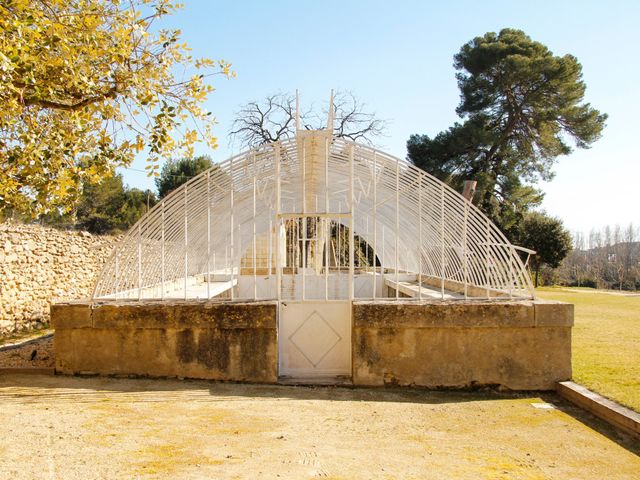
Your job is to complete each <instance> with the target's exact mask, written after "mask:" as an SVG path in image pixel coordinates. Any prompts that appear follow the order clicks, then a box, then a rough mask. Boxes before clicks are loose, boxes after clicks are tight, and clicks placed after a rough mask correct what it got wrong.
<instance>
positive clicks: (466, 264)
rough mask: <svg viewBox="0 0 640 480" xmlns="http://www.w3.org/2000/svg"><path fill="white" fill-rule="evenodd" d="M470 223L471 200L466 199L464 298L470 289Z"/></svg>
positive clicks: (463, 246)
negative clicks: (468, 249)
mask: <svg viewBox="0 0 640 480" xmlns="http://www.w3.org/2000/svg"><path fill="white" fill-rule="evenodd" d="M468 224H469V200H467V199H466V198H465V199H464V224H463V225H464V228H463V232H462V241H463V244H462V261H463V264H462V266H463V268H464V298H465V300H466V299H467V298H468V294H469V292H468V289H469V253H468V251H467V248H468V244H467V242H468V237H469V231H468Z"/></svg>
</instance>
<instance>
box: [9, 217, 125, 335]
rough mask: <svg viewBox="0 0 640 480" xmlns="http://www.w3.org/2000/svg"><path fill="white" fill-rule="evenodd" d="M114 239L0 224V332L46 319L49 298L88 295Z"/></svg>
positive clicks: (70, 298)
mask: <svg viewBox="0 0 640 480" xmlns="http://www.w3.org/2000/svg"><path fill="white" fill-rule="evenodd" d="M116 241H117V237H113V236H98V235H91V234H90V233H87V232H78V231H62V230H56V229H53V228H46V227H41V226H39V225H15V224H8V223H4V224H0V334H2V333H6V332H12V331H17V330H24V329H29V328H33V327H36V326H38V325H39V324H44V323H48V322H49V305H50V303H51V301H52V300H72V299H80V298H87V297H89V296H90V295H91V289H92V287H93V282H94V279H95V276H96V275H97V273H98V272H99V271H100V268H101V266H102V264H103V263H104V262H105V261H106V260H107V258H108V257H109V255H110V254H111V251H112V250H113V247H114V246H115V244H116Z"/></svg>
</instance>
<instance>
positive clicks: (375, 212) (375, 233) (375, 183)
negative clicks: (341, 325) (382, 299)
mask: <svg viewBox="0 0 640 480" xmlns="http://www.w3.org/2000/svg"><path fill="white" fill-rule="evenodd" d="M377 163H378V157H377V153H376V152H373V175H372V178H373V299H374V300H375V299H376V287H377V285H376V283H377V278H378V268H377V266H376V258H377V257H378V238H377V236H378V175H377V172H376V171H377V168H378V167H377ZM380 265H381V266H382V263H381V264H380Z"/></svg>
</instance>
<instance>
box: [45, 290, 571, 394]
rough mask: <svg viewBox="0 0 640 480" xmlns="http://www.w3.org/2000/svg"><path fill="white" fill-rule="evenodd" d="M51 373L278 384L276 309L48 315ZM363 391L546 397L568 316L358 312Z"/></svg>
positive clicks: (121, 307) (537, 304) (355, 334)
mask: <svg viewBox="0 0 640 480" xmlns="http://www.w3.org/2000/svg"><path fill="white" fill-rule="evenodd" d="M51 316H52V323H53V327H54V328H55V329H56V332H55V336H54V347H55V355H56V370H57V371H58V372H60V373H66V374H79V373H85V374H88V373H96V374H103V375H143V376H158V377H185V378H203V379H213V380H232V381H244V382H265V383H276V382H277V381H278V332H277V324H278V322H277V318H278V303H277V302H276V301H271V302H250V303H241V302H217V303H216V302H205V301H196V300H193V301H184V302H183V301H173V302H160V301H156V302H136V301H130V302H113V303H109V302H104V303H92V302H84V303H82V302H79V303H63V304H55V305H53V306H52V310H51ZM352 316H353V323H352V365H353V371H352V381H353V384H354V385H362V386H386V385H389V386H420V387H429V388H443V387H444V388H474V387H479V386H493V387H498V386H500V387H505V388H508V389H512V390H551V389H554V388H555V383H556V382H558V381H563V380H568V379H570V378H571V327H572V325H573V305H569V304H565V303H559V302H557V303H554V302H541V301H521V302H516V301H470V300H469V301H456V302H422V303H418V302H415V301H402V300H401V301H399V302H395V301H394V302H391V301H388V302H377V303H371V302H354V304H353V306H352Z"/></svg>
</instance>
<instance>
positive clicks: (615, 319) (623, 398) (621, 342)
mask: <svg viewBox="0 0 640 480" xmlns="http://www.w3.org/2000/svg"><path fill="white" fill-rule="evenodd" d="M571 290H573V289H571ZM538 296H539V297H540V298H543V299H549V300H560V301H563V302H569V303H573V304H574V305H575V326H574V327H573V342H572V344H573V379H574V381H576V382H577V383H580V384H582V385H584V386H585V387H587V388H590V389H591V390H594V391H596V392H598V393H599V394H601V395H604V396H606V397H609V398H611V399H613V400H616V401H617V402H619V403H621V404H623V405H626V406H627V407H631V408H633V409H634V410H636V411H637V412H640V297H623V296H617V295H610V294H606V293H596V292H595V291H594V290H588V289H580V290H573V291H567V290H564V289H562V288H540V289H538Z"/></svg>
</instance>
